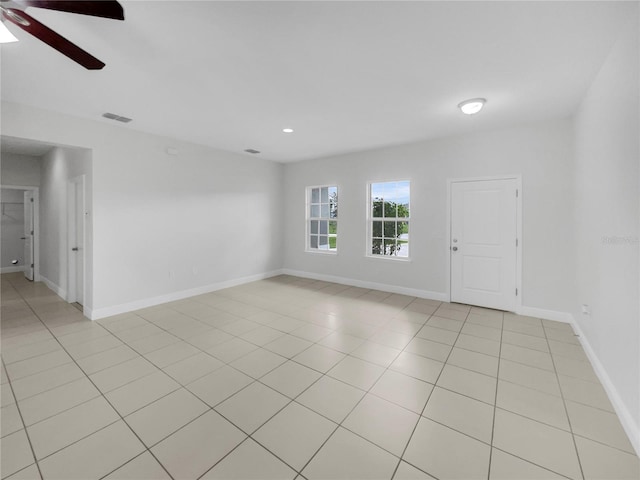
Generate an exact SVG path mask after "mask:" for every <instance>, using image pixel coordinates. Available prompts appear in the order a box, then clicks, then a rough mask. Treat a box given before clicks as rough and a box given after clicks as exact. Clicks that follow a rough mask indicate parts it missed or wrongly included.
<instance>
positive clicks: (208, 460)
mask: <svg viewBox="0 0 640 480" xmlns="http://www.w3.org/2000/svg"><path fill="white" fill-rule="evenodd" d="M1 418H2V468H1V476H2V479H5V478H10V479H36V478H38V479H39V478H43V479H49V478H52V479H53V478H56V479H65V480H68V479H81V480H89V479H99V478H105V479H111V480H113V479H136V480H138V479H169V478H174V479H197V478H202V479H214V478H217V479H227V478H235V479H251V478H255V479H270V478H273V479H285V478H291V479H294V478H299V479H304V478H306V479H309V480H313V479H339V478H352V479H369V478H370V479H391V478H393V479H397V480H401V479H429V478H436V479H449V478H455V479H476V478H478V479H505V480H517V479H540V480H541V479H559V478H571V479H582V478H585V479H607V480H613V479H623V478H624V479H635V480H637V479H638V478H639V476H640V471H639V467H638V458H637V457H636V456H635V455H634V453H633V449H632V447H631V445H630V443H629V440H628V439H627V438H626V436H625V434H624V431H623V430H622V427H621V425H620V423H619V421H618V418H617V417H616V415H615V414H614V413H613V409H612V407H611V404H610V403H609V401H608V399H607V395H606V394H605V392H604V390H603V388H602V387H601V385H600V384H599V383H598V379H597V378H596V376H595V374H594V372H593V370H592V368H591V366H590V364H589V362H588V361H587V358H586V356H585V354H584V352H583V351H582V348H581V347H580V344H579V342H578V340H577V339H576V337H575V336H574V334H573V332H572V330H571V327H570V326H568V325H566V324H562V323H556V322H550V321H545V320H539V319H536V318H530V317H519V316H515V315H512V314H503V313H502V312H497V311H492V310H486V309H481V308H474V307H469V306H465V305H457V304H443V303H440V302H435V301H429V300H421V299H416V298H412V297H406V296H402V295H395V294H389V293H384V292H380V291H373V290H364V289H360V288H353V287H346V286H343V285H336V284H331V283H326V282H318V281H311V280H305V279H300V278H295V277H288V276H281V277H276V278H272V279H269V280H264V281H260V282H255V283H251V284H247V285H243V286H239V287H235V288H230V289H227V290H222V291H218V292H215V293H210V294H206V295H201V296H198V297H194V298H190V299H187V300H182V301H177V302H173V303H169V304H165V305H161V306H157V307H153V308H147V309H143V310H140V311H137V312H134V313H128V314H123V315H118V316H115V317H111V318H107V319H103V320H99V321H96V322H90V321H88V320H86V319H84V318H83V317H82V315H81V314H80V312H79V311H78V310H77V309H76V308H75V307H74V306H72V305H69V304H66V303H65V302H63V301H62V300H61V299H60V298H58V297H57V296H56V295H54V294H53V293H52V292H51V291H49V290H48V289H47V287H46V286H44V285H43V284H40V283H30V282H27V281H26V280H25V279H24V278H23V277H21V275H20V274H8V275H2V415H1Z"/></svg>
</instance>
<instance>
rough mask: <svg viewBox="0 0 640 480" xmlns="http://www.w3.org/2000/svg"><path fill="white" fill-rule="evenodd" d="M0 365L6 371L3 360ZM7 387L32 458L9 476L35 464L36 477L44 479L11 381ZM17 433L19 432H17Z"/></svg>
mask: <svg viewBox="0 0 640 480" xmlns="http://www.w3.org/2000/svg"><path fill="white" fill-rule="evenodd" d="M2 365H3V367H4V368H5V370H6V366H5V365H4V359H2ZM7 385H8V386H9V389H10V390H11V395H12V396H13V400H14V402H15V405H16V410H18V415H20V421H21V422H22V430H24V433H25V436H26V437H27V441H28V442H29V448H30V449H31V455H32V457H33V463H32V464H29V465H27V466H25V467H24V468H21V469H20V470H18V471H17V472H13V473H11V475H14V474H15V473H18V472H21V471H22V470H24V469H25V468H28V467H30V466H31V465H34V464H35V466H36V468H37V469H38V475H40V478H41V479H43V478H44V477H43V476H42V471H41V470H40V465H39V464H38V459H37V457H36V451H35V450H34V448H33V443H32V442H31V435H29V431H28V430H27V425H26V424H25V423H24V417H23V416H22V410H21V409H20V405H19V404H18V399H17V398H16V394H15V392H14V391H13V385H12V384H11V380H9V381H8V382H7ZM19 431H20V430H18V432H19ZM14 433H15V432H14ZM10 435H11V434H10Z"/></svg>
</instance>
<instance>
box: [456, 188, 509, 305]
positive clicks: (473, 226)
mask: <svg viewBox="0 0 640 480" xmlns="http://www.w3.org/2000/svg"><path fill="white" fill-rule="evenodd" d="M517 189H518V181H517V180H516V179H504V180H486V181H468V182H466V181H460V182H453V183H452V184H451V245H450V247H451V248H450V255H451V301H452V302H458V303H465V304H469V305H478V306H482V307H487V308H495V309H499V310H507V311H514V310H515V307H516V296H517V294H518V292H517V291H516V288H517V278H516V270H517V243H518V240H517V229H518V218H517V214H518V203H517V202H518V199H517V195H518V191H517Z"/></svg>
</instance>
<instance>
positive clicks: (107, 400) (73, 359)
mask: <svg viewBox="0 0 640 480" xmlns="http://www.w3.org/2000/svg"><path fill="white" fill-rule="evenodd" d="M20 295H21V296H22V294H20ZM22 298H23V299H24V300H25V302H26V303H27V306H28V307H29V309H30V310H31V311H32V312H33V314H34V315H35V316H36V317H37V318H38V319H39V320H40V321H41V322H42V324H43V325H44V326H45V328H47V330H49V333H51V335H53V332H51V329H50V328H49V326H48V325H47V324H46V323H45V322H44V321H43V320H42V319H41V318H40V317H39V316H38V314H37V313H36V312H35V310H33V308H32V307H31V305H30V304H29V302H28V300H27V299H26V298H24V297H22ZM101 327H102V326H101ZM102 328H104V327H102ZM54 338H55V335H54ZM56 341H57V342H58V344H59V345H60V347H61V348H62V349H63V350H64V351H65V352H66V353H67V355H69V357H70V358H71V359H72V361H73V362H74V363H75V364H76V366H77V367H78V368H80V370H82V372H83V373H84V375H85V377H86V378H87V379H88V380H89V382H91V384H92V385H93V387H94V388H95V389H96V390H97V391H98V392H99V393H100V396H102V398H104V400H105V401H106V402H107V403H108V404H109V406H110V407H111V408H112V409H113V410H114V411H115V413H116V414H117V415H118V416H119V417H120V419H121V420H122V421H123V422H124V424H125V425H126V426H127V427H128V428H129V430H130V431H131V432H132V433H133V434H134V435H135V437H136V438H137V439H138V441H139V442H140V443H141V444H142V446H143V447H144V448H145V449H146V450H147V451H148V452H149V453H150V454H151V455H152V456H153V457H154V458H155V459H156V461H157V462H158V463H159V464H160V466H162V468H163V469H164V470H165V471H166V472H167V475H169V477H170V478H172V479H173V476H172V475H171V474H170V473H169V472H168V471H167V469H166V468H165V467H164V465H162V463H160V461H159V460H158V459H157V458H156V456H155V455H154V454H153V452H151V450H150V449H149V448H147V446H146V444H145V443H144V442H143V441H142V439H141V438H140V437H139V436H138V434H137V433H136V432H135V431H134V430H133V429H132V428H131V426H130V425H129V424H128V423H127V422H126V420H125V419H124V417H123V416H122V415H121V414H120V412H119V411H118V410H117V409H116V408H115V407H114V406H113V404H112V403H111V402H110V401H109V399H108V398H107V397H105V396H104V394H102V392H101V390H100V389H99V388H98V387H97V385H96V384H95V383H93V381H92V380H91V378H90V377H89V376H88V375H87V374H86V373H85V372H84V370H83V369H82V367H80V365H78V362H77V361H76V359H75V358H73V357H72V356H71V355H70V354H69V352H68V351H67V349H66V348H65V347H64V346H63V345H62V344H61V343H60V342H59V340H58V339H57V338H56ZM94 398H97V397H94ZM16 404H17V402H16ZM23 423H24V421H23ZM114 423H116V422H114ZM110 425H113V423H112V424H110ZM103 428H106V427H103ZM100 430H101V429H100ZM100 430H98V431H100ZM26 431H27V428H26V425H25V432H26ZM93 433H95V432H93ZM93 433H92V434H90V435H93ZM90 435H89V436H90ZM84 438H86V437H84ZM29 443H31V442H29ZM74 443H75V442H74ZM67 446H68V445H67ZM67 446H65V447H64V448H66V447H67ZM32 449H33V447H32ZM34 459H35V462H36V464H37V465H38V471H40V475H41V478H43V479H44V477H43V476H42V472H41V470H40V463H39V461H38V459H37V458H36V456H35V452H34ZM121 466H122V465H120V466H118V467H117V468H116V469H115V470H117V469H118V468H120V467H121ZM115 470H113V471H115ZM110 473H112V472H109V473H107V475H109V474H110Z"/></svg>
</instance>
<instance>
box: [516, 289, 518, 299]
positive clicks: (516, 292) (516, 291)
mask: <svg viewBox="0 0 640 480" xmlns="http://www.w3.org/2000/svg"><path fill="white" fill-rule="evenodd" d="M517 296H518V289H517V288H516V297H517Z"/></svg>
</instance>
